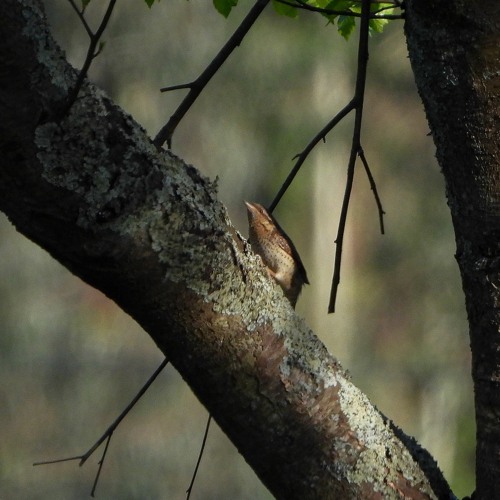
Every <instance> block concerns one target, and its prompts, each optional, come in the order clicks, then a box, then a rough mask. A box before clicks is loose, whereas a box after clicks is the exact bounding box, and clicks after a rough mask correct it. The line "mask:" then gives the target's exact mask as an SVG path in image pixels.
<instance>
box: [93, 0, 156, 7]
mask: <svg viewBox="0 0 500 500" xmlns="http://www.w3.org/2000/svg"><path fill="white" fill-rule="evenodd" d="M89 1H90V0H89ZM144 1H145V2H146V4H147V6H148V7H149V8H151V6H152V5H153V4H154V3H155V0H144Z"/></svg>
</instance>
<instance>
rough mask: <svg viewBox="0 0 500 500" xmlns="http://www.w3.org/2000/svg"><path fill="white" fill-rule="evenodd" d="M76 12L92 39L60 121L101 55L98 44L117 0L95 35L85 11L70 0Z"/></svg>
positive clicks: (58, 116)
mask: <svg viewBox="0 0 500 500" xmlns="http://www.w3.org/2000/svg"><path fill="white" fill-rule="evenodd" d="M68 1H69V3H70V4H71V6H72V7H73V9H74V10H75V12H76V13H77V15H78V17H79V18H80V21H81V22H82V24H83V27H84V28H85V31H86V32H87V34H88V36H89V38H90V43H89V47H88V49H87V55H86V56H85V61H84V63H83V66H82V69H81V70H80V72H79V73H78V77H77V79H76V83H75V85H74V86H73V88H72V89H71V90H70V92H69V93H68V96H67V98H66V100H65V103H64V106H63V108H62V109H61V110H59V111H58V113H57V118H58V119H60V118H62V117H63V116H65V115H66V114H67V112H68V111H69V110H70V109H71V106H73V103H74V102H75V101H76V98H77V97H78V93H79V92H80V89H81V87H82V85H83V81H84V80H85V78H86V77H87V72H88V70H89V68H90V65H91V64H92V61H93V60H94V59H95V58H96V57H97V56H98V55H99V54H100V52H101V50H102V47H101V48H99V49H98V50H97V51H96V47H97V44H98V43H99V40H100V38H101V36H102V34H103V33H104V30H105V29H106V26H107V25H108V22H109V19H110V17H111V13H112V12H113V8H114V6H115V3H116V0H110V1H109V4H108V7H107V9H106V12H105V13H104V16H103V18H102V21H101V24H100V25H99V28H98V29H97V31H96V32H95V33H94V32H93V31H92V30H91V29H90V26H89V25H88V24H87V21H86V20H85V17H84V15H83V11H80V10H79V9H78V7H77V6H76V5H75V3H74V0H68Z"/></svg>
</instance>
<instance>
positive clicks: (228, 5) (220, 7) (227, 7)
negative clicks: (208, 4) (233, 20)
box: [213, 0, 238, 17]
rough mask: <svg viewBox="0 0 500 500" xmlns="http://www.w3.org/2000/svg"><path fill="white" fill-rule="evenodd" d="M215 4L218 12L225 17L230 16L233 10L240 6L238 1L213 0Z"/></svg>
mask: <svg viewBox="0 0 500 500" xmlns="http://www.w3.org/2000/svg"><path fill="white" fill-rule="evenodd" d="M213 2H214V7H215V8H216V9H217V12H218V13H219V14H222V15H223V16H224V17H227V16H229V14H230V13H231V9H232V8H233V7H236V6H237V5H238V0H213Z"/></svg>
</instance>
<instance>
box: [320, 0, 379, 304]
mask: <svg viewBox="0 0 500 500" xmlns="http://www.w3.org/2000/svg"><path fill="white" fill-rule="evenodd" d="M361 14H362V17H361V23H360V26H359V44H358V64H357V68H358V70H357V75H356V90H355V93H354V99H353V101H354V103H355V109H356V111H355V117H354V131H353V135H352V143H351V154H350V156H349V163H348V166H347V181H346V186H345V192H344V199H343V202H342V209H341V212H340V221H339V226H338V230H337V238H336V240H335V243H336V245H337V248H336V251H335V264H334V271H333V278H332V288H331V291H330V302H329V304H328V312H329V313H333V312H335V302H336V300H337V290H338V286H339V283H340V266H341V263H342V248H343V243H344V233H345V225H346V221H347V212H348V209H349V200H350V198H351V191H352V184H353V181H354V167H355V164H356V157H357V156H358V154H359V153H360V151H361V123H362V120H363V103H364V98H365V84H366V68H367V65H368V37H369V22H370V16H369V14H370V0H362V4H361Z"/></svg>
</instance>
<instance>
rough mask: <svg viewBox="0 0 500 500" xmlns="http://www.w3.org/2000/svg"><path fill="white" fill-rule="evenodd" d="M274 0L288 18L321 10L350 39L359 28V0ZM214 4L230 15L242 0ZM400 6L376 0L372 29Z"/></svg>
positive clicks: (380, 27) (381, 27)
mask: <svg viewBox="0 0 500 500" xmlns="http://www.w3.org/2000/svg"><path fill="white" fill-rule="evenodd" d="M146 1H148V0H146ZM149 1H150V2H151V1H152V0H149ZM153 1H154V0H153ZM272 3H273V7H274V10H275V11H276V12H277V13H278V14H281V15H283V16H287V17H292V18H295V17H297V16H298V14H299V10H310V11H314V12H318V13H320V14H321V15H322V16H324V17H325V18H326V19H327V21H328V24H332V25H336V26H337V30H338V32H339V34H340V35H341V36H342V37H344V38H345V39H346V40H348V39H349V37H350V35H351V34H352V33H353V31H354V28H355V27H356V17H359V16H360V15H361V2H360V1H359V0H272ZM213 4H214V7H215V8H216V10H217V11H218V12H219V13H220V14H222V15H223V16H224V17H228V16H229V14H230V13H231V10H232V9H233V7H236V6H237V4H238V0H213ZM398 5H399V4H397V3H393V2H383V1H382V2H379V1H373V2H372V4H371V6H370V12H371V16H370V32H372V33H381V32H382V31H383V30H384V27H385V25H386V24H387V23H388V22H389V19H388V18H387V16H392V15H393V13H394V9H395V7H396V6H398ZM381 13H383V17H382V16H381V15H380V14H381Z"/></svg>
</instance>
